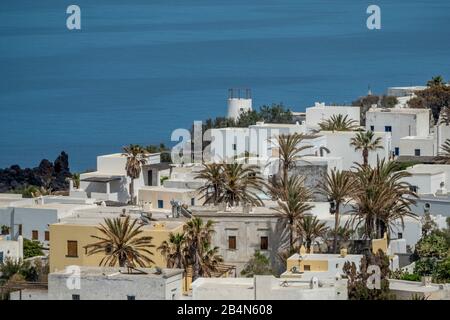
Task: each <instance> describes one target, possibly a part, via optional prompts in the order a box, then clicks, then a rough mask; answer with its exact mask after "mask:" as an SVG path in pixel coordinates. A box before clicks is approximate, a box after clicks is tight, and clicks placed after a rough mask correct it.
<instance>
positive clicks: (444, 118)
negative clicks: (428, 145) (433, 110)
mask: <svg viewBox="0 0 450 320" xmlns="http://www.w3.org/2000/svg"><path fill="white" fill-rule="evenodd" d="M439 124H445V125H446V126H448V125H449V124H450V107H448V106H446V107H443V108H442V109H441V112H440V119H439Z"/></svg>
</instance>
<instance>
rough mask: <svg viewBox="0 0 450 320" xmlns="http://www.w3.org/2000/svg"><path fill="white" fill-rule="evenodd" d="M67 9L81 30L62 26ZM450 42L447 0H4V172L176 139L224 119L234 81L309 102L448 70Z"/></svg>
mask: <svg viewBox="0 0 450 320" xmlns="http://www.w3.org/2000/svg"><path fill="white" fill-rule="evenodd" d="M373 3H375V4H378V5H379V6H380V7H381V10H382V11H381V14H382V29H381V30H378V31H370V30H368V29H367V28H366V18H367V16H368V15H367V14H366V9H367V7H368V5H370V4H373ZM70 4H77V5H79V6H80V7H81V14H82V30H81V31H69V30H67V28H66V17H67V14H66V8H67V6H68V5H70ZM449 40H450V1H448V0H436V1H426V0H421V1H419V0H408V1H392V0H389V1H387V0H386V1H381V0H377V1H359V0H327V1H325V0H276V1H275V0H273V1H268V0H247V1H245V0H176V1H174V0H147V1H145V0H126V1H125V0H122V1H118V0H95V1H92V0H70V1H66V0H40V1H36V0H28V1H25V0H2V1H0V111H1V112H0V167H6V166H9V165H11V164H15V163H17V164H19V165H21V166H36V165H37V164H38V163H39V161H40V160H41V159H42V158H48V159H51V160H53V159H54V158H55V157H56V156H57V155H58V153H59V152H60V151H61V150H65V151H66V152H68V153H69V156H70V164H71V169H72V170H73V171H81V170H85V169H88V168H94V167H95V163H96V161H95V160H96V155H98V154H103V153H110V152H118V151H120V150H121V147H122V146H123V145H126V144H129V143H140V144H150V143H159V142H166V143H168V142H169V141H170V134H171V132H172V130H173V129H176V128H189V126H190V125H191V124H192V121H194V120H202V119H205V118H208V117H215V116H219V115H224V113H225V112H226V98H227V89H228V88H230V87H249V88H251V89H252V92H253V98H254V106H260V105H262V104H270V103H272V102H283V103H284V104H286V105H288V106H290V107H292V108H293V109H295V110H297V111H302V110H304V109H305V107H307V106H310V105H311V104H313V103H314V102H315V101H324V102H328V103H332V102H335V103H337V102H340V103H344V102H350V101H352V99H354V98H355V97H358V96H361V95H364V94H365V93H366V92H367V88H368V85H370V86H371V88H372V91H374V92H375V93H383V92H385V90H386V88H387V87H388V86H393V85H411V84H423V83H424V82H426V81H427V80H428V79H429V78H431V77H432V76H433V75H437V74H441V75H443V76H444V77H446V78H447V79H449V78H450V41H449Z"/></svg>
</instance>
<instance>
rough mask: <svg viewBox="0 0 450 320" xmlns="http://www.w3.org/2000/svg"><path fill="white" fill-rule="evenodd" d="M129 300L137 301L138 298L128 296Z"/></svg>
mask: <svg viewBox="0 0 450 320" xmlns="http://www.w3.org/2000/svg"><path fill="white" fill-rule="evenodd" d="M127 300H136V296H130V295H127Z"/></svg>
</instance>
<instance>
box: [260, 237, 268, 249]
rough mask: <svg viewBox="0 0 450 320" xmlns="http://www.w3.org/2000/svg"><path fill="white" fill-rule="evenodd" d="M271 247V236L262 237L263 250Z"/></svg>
mask: <svg viewBox="0 0 450 320" xmlns="http://www.w3.org/2000/svg"><path fill="white" fill-rule="evenodd" d="M267 249H269V237H261V250H267Z"/></svg>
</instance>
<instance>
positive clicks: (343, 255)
mask: <svg viewBox="0 0 450 320" xmlns="http://www.w3.org/2000/svg"><path fill="white" fill-rule="evenodd" d="M346 256H347V249H345V248H343V249H341V257H342V258H345V257H346Z"/></svg>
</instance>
